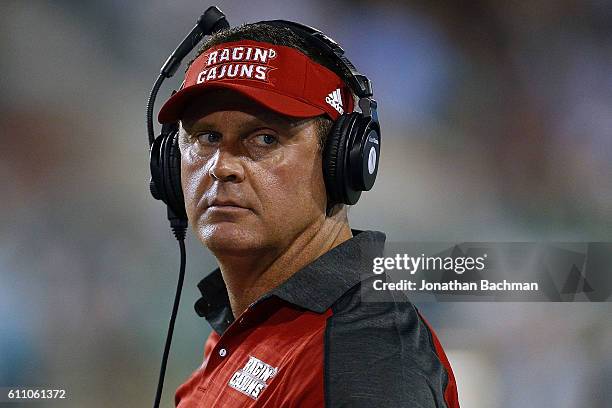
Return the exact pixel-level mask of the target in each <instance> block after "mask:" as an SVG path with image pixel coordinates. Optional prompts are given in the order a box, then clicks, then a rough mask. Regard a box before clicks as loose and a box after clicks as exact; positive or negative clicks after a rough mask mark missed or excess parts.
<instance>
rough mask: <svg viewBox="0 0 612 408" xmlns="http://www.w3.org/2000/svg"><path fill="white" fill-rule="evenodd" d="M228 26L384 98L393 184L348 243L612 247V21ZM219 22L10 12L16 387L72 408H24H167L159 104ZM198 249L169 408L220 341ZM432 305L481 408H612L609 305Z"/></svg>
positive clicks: (510, 18)
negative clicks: (323, 47) (293, 51)
mask: <svg viewBox="0 0 612 408" xmlns="http://www.w3.org/2000/svg"><path fill="white" fill-rule="evenodd" d="M502 3H503V4H502ZM216 4H217V5H218V6H219V7H220V8H221V9H222V10H223V11H224V12H225V13H226V14H227V16H228V19H229V21H230V24H232V25H236V24H239V23H243V22H253V21H258V20H263V19H274V18H282V19H289V20H295V21H299V22H302V23H305V24H309V25H313V26H315V27H317V28H319V29H321V30H323V31H324V32H325V33H327V34H328V35H330V36H331V37H332V38H335V39H336V40H337V41H338V42H339V43H340V44H341V45H342V46H343V47H344V48H345V50H346V52H347V55H348V57H349V58H350V59H351V60H352V61H353V62H354V63H355V65H356V66H357V67H358V69H360V70H361V71H363V72H364V73H366V74H367V75H368V76H369V77H370V78H371V79H372V81H373V84H374V91H375V96H376V99H377V100H378V102H379V107H380V108H379V112H380V118H381V123H382V131H383V142H382V153H381V154H382V156H381V157H382V162H381V168H380V171H379V177H378V180H377V184H376V186H375V188H374V189H373V191H371V192H369V193H366V194H364V195H363V196H362V199H361V201H360V202H359V203H358V204H357V205H356V206H355V207H353V208H352V209H351V211H350V214H349V216H350V221H351V226H352V227H354V228H361V229H376V230H381V231H384V232H386V233H387V239H388V240H389V241H396V242H397V241H549V240H550V241H612V182H611V180H612V160H611V159H612V137H611V134H612V115H611V114H610V107H611V106H612V24H611V23H610V22H611V21H612V2H610V1H595V0H583V1H577V0H534V1H524V2H499V1H493V0H479V1H471V2H459V1H381V0H370V1H357V2H348V1H337V2H329V1H322V0H320V1H307V0H300V1H294V0H286V1H282V2H277V1H273V0H263V1H259V0H257V1H249V2H239V1H221V2H219V3H216ZM208 6H209V4H208V3H202V2H200V1H193V0H187V1H181V2H175V1H160V0H153V1H134V2H127V1H119V0H100V1H95V2H94V1H91V2H83V1H74V0H72V1H69V0H63V1H61V0H60V1H54V2H42V1H10V0H9V1H3V2H2V5H1V6H0V7H1V12H0V32H1V33H2V36H1V39H2V40H1V42H0V50H1V51H2V58H1V59H0V67H1V70H2V80H1V81H0V87H1V90H2V92H1V93H0V95H1V96H0V108H1V111H2V115H1V116H0V124H1V126H0V129H2V133H1V135H2V148H1V149H0V152H1V153H0V174H1V177H0V183H1V184H0V191H1V192H2V196H1V197H2V199H1V200H0V202H1V205H2V215H1V217H2V222H0V387H8V386H20V387H33V386H44V387H46V388H49V387H50V388H64V389H66V390H67V393H68V396H69V399H68V400H67V401H62V402H55V403H53V402H46V403H40V404H36V403H28V404H23V406H30V407H37V406H41V407H42V406H44V407H47V406H50V407H55V406H58V407H92V408H97V407H109V406H113V407H129V406H134V407H135V406H150V405H152V402H153V395H154V392H155V386H156V382H157V375H158V369H159V363H160V358H161V352H162V349H163V342H164V338H165V334H166V329H167V324H168V318H169V315H170V309H171V303H172V299H173V296H174V290H175V285H176V283H175V282H176V278H177V269H178V263H179V253H178V247H177V244H176V242H175V241H174V239H173V237H172V235H171V234H170V232H169V228H168V223H167V220H166V218H165V208H164V207H163V206H162V205H161V203H160V202H156V201H154V200H153V199H152V198H151V197H150V195H149V192H148V179H149V174H148V171H149V170H148V150H147V143H146V140H145V136H146V132H145V126H144V105H145V100H146V97H147V95H148V92H149V89H150V86H151V85H152V82H153V80H154V79H155V77H156V75H157V72H158V70H159V68H160V66H161V64H162V63H163V62H164V61H165V59H166V58H167V56H168V55H169V53H170V52H171V51H172V50H173V49H174V47H175V46H176V45H177V44H178V42H179V41H180V40H181V39H182V38H183V36H184V35H185V33H186V32H187V31H188V30H189V29H190V28H191V27H192V26H193V24H194V22H195V19H196V17H197V16H199V15H200V14H201V13H202V12H203V11H204V10H205V9H206V8H207V7H208ZM179 73H182V70H180V71H179ZM180 77H181V75H177V76H176V77H175V78H173V79H172V80H171V81H168V84H167V86H166V87H164V88H163V89H162V91H161V92H160V97H159V101H161V100H163V99H164V97H166V96H167V95H168V94H169V92H170V90H171V89H172V86H174V87H176V86H178V84H179V83H180V80H181V78H180ZM159 103H160V102H158V105H157V107H159ZM187 245H188V248H187V251H188V252H187V254H188V257H187V276H186V279H185V288H184V292H183V300H182V303H181V308H180V311H179V318H178V321H177V326H176V332H175V337H174V341H173V349H172V352H171V357H170V362H169V367H168V372H167V377H166V384H165V393H164V400H163V402H164V406H167V407H169V406H173V402H172V401H173V395H174V390H175V389H176V387H177V386H178V385H179V384H180V383H181V382H182V381H183V380H185V379H186V378H187V377H188V376H189V374H190V373H191V372H192V371H193V370H194V369H195V368H196V367H198V366H199V365H200V363H201V359H202V350H203V344H204V340H205V338H206V336H207V335H208V333H209V330H210V329H209V326H208V324H207V323H206V322H205V321H204V320H203V319H201V318H199V317H198V316H197V315H196V314H195V312H194V311H193V303H194V302H195V300H196V299H197V298H198V292H197V289H196V286H195V285H196V283H197V282H198V281H199V280H200V279H201V278H202V277H203V276H204V275H206V274H207V273H208V272H209V271H210V270H212V268H214V267H215V260H214V258H213V257H212V256H211V254H210V253H209V252H208V251H207V250H206V249H205V248H203V247H202V246H201V244H200V243H199V242H198V241H197V240H196V239H195V238H194V236H193V235H192V234H191V232H190V233H189V235H188V242H187ZM419 307H420V308H421V310H422V311H423V313H424V314H425V316H427V317H428V319H429V320H430V322H431V323H432V325H433V326H434V327H435V328H436V330H437V332H438V335H439V337H440V339H441V341H442V343H443V345H444V346H445V348H446V350H447V351H448V354H449V358H450V360H451V364H452V365H453V367H454V369H455V374H456V376H457V382H458V387H459V398H460V401H461V402H462V407H464V408H481V407H482V408H484V407H486V408H502V407H503V408H514V407H516V408H531V407H533V408H541V407H555V408H570V407H572V408H573V407H575V408H584V407H593V408H600V407H601V408H603V407H609V406H610V401H611V400H612V388H611V387H610V384H612V322H611V317H610V316H611V315H612V313H611V312H612V306H611V304H610V303H599V304H595V303H573V304H559V303H557V304H555V303H523V304H519V303H515V304H514V303H513V304H508V303H506V304H501V303H443V304H423V305H419ZM18 405H19V404H11V405H10V406H18Z"/></svg>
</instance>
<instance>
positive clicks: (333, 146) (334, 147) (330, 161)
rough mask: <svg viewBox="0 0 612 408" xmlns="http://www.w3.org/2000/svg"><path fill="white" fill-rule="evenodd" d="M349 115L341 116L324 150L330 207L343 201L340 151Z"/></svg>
mask: <svg viewBox="0 0 612 408" xmlns="http://www.w3.org/2000/svg"><path fill="white" fill-rule="evenodd" d="M346 120H347V115H341V116H340V117H339V118H338V119H337V120H336V122H335V123H334V126H333V127H332V128H331V130H330V132H329V134H328V135H327V140H326V142H325V149H324V150H323V178H324V180H325V187H326V190H327V197H328V204H327V206H328V207H331V206H332V205H334V204H337V203H339V202H341V201H342V194H341V193H340V190H339V187H338V181H337V179H338V170H337V167H338V150H339V149H340V145H341V142H342V139H343V137H342V136H343V135H342V128H343V125H344V123H345V122H346Z"/></svg>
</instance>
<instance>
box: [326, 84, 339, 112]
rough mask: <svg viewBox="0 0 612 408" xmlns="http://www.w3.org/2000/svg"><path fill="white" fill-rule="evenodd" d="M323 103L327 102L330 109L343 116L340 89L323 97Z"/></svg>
mask: <svg viewBox="0 0 612 408" xmlns="http://www.w3.org/2000/svg"><path fill="white" fill-rule="evenodd" d="M325 102H327V103H328V104H329V105H330V106H331V107H332V108H334V109H335V110H337V111H338V113H339V114H341V115H342V114H344V109H343V108H342V96H341V95H340V88H338V89H336V90H335V91H333V92H332V93H330V94H329V95H327V96H326V97H325Z"/></svg>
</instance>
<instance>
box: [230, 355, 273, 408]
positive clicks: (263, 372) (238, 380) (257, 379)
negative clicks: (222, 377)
mask: <svg viewBox="0 0 612 408" xmlns="http://www.w3.org/2000/svg"><path fill="white" fill-rule="evenodd" d="M277 371H278V368H277V367H272V366H271V365H270V364H267V363H264V362H263V361H261V360H260V359H258V358H256V357H253V356H249V361H247V363H246V364H245V365H244V367H242V368H241V369H240V370H238V371H236V372H235V373H234V375H232V378H231V379H230V380H229V382H228V385H229V386H230V387H232V388H233V389H235V390H237V391H240V392H241V393H243V394H244V395H248V396H249V397H251V398H253V399H254V400H256V399H257V398H259V396H260V395H261V393H262V391H263V389H264V388H266V387H267V386H268V380H270V378H272V377H274V376H275V375H276V372H277Z"/></svg>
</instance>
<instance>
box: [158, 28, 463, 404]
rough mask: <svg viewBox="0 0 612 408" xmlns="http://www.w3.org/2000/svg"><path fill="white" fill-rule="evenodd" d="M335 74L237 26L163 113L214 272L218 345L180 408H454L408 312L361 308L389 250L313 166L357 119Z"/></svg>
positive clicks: (295, 42) (433, 348) (445, 380)
mask: <svg viewBox="0 0 612 408" xmlns="http://www.w3.org/2000/svg"><path fill="white" fill-rule="evenodd" d="M334 70H335V71H339V70H338V69H337V68H335V65H334V63H333V62H332V61H330V60H329V58H326V57H325V55H323V54H322V53H321V52H319V50H317V49H315V48H314V47H313V46H312V45H311V44H310V43H308V42H306V41H304V40H303V39H302V38H300V36H299V35H297V34H296V33H294V32H293V31H292V30H289V29H284V28H280V27H272V26H266V25H262V24H259V23H255V24H250V25H244V26H240V27H237V28H233V29H229V30H223V31H221V32H219V33H217V34H215V35H213V36H212V37H210V38H209V39H208V41H206V42H205V44H204V45H203V47H202V49H201V51H200V53H199V55H198V56H197V57H196V58H195V59H194V61H192V62H191V64H190V66H189V68H188V69H187V73H186V75H185V81H184V82H183V85H182V89H181V90H180V91H179V92H178V93H177V94H175V95H174V96H172V97H171V98H170V99H169V100H168V101H167V102H166V104H165V105H164V106H163V107H162V109H161V111H160V114H159V119H160V122H162V123H168V122H173V121H180V125H181V127H180V135H179V138H180V141H179V143H180V151H181V178H182V186H183V193H184V197H185V207H186V212H187V215H188V218H189V220H190V222H191V225H192V226H193V229H194V232H195V234H196V235H197V237H198V238H199V240H200V241H201V242H202V244H203V245H205V246H206V247H207V248H209V249H210V250H211V251H212V252H213V254H214V255H215V257H216V258H217V261H218V263H219V268H217V269H216V270H215V271H213V272H212V273H211V274H210V275H208V276H207V277H205V278H204V279H203V280H202V281H201V282H200V283H199V284H198V287H199V289H200V291H201V293H202V298H201V299H200V300H198V302H197V303H196V311H197V312H198V314H200V315H201V316H203V317H205V318H206V319H207V320H208V322H209V323H210V324H211V326H212V328H213V331H212V333H211V334H210V336H209V338H208V340H207V341H206V344H205V350H204V361H203V363H202V365H201V366H200V368H198V370H196V371H195V372H194V373H193V374H192V375H191V377H190V378H189V379H188V380H187V381H186V382H185V383H184V384H183V385H181V386H180V387H179V389H178V390H177V392H176V396H175V403H176V406H177V407H179V408H195V407H341V406H342V407H458V403H457V393H456V385H455V382H454V377H453V374H452V370H451V368H450V365H449V364H448V361H447V359H446V356H445V355H444V352H443V350H442V348H441V346H440V344H439V342H438V341H437V339H436V337H435V334H434V333H433V331H431V330H430V329H429V328H428V326H427V324H426V323H425V322H424V320H423V319H422V317H421V316H420V315H419V314H418V312H417V310H416V309H415V308H414V306H413V305H412V304H410V303H409V302H407V301H405V299H402V300H398V301H395V300H393V299H387V300H386V301H384V302H365V301H363V298H364V297H366V296H367V295H368V292H369V291H370V289H368V288H371V285H368V284H366V283H361V281H362V280H363V276H367V275H368V269H369V268H371V256H376V255H380V254H381V253H382V249H383V245H384V240H385V235H384V234H383V233H381V232H375V231H357V230H351V228H350V226H349V223H348V218H347V211H348V208H347V206H346V205H344V204H341V203H333V202H330V199H329V197H328V191H327V189H326V184H325V180H324V174H323V166H324V162H323V155H322V151H323V148H324V146H325V144H326V138H327V136H328V132H329V130H330V128H331V127H332V125H333V121H335V120H337V119H338V117H339V116H340V114H341V113H342V112H343V111H344V110H347V111H349V112H351V111H352V110H353V106H354V99H353V95H352V94H351V91H350V89H349V87H348V86H347V85H346V83H347V80H346V73H344V72H335V71H334ZM323 89H330V90H332V91H333V90H335V89H337V90H338V91H337V92H334V93H332V94H331V95H330V97H329V98H325V96H326V95H327V93H323V94H321V93H320V90H323ZM331 96H334V97H333V98H332V97H331ZM368 262H370V263H369V264H368ZM370 275H371V273H370ZM366 279H367V278H366Z"/></svg>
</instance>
